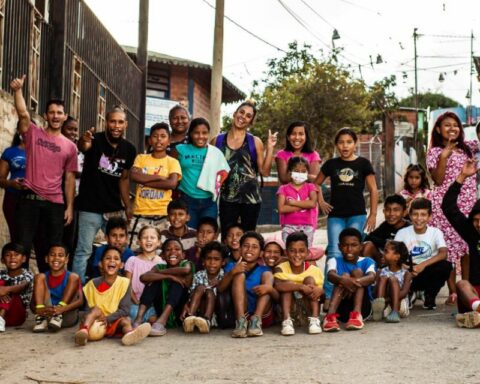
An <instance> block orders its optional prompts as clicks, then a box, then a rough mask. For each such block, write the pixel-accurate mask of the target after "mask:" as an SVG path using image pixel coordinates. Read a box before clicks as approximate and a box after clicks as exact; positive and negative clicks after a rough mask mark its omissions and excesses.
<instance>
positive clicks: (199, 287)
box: [182, 241, 227, 333]
mask: <svg viewBox="0 0 480 384" xmlns="http://www.w3.org/2000/svg"><path fill="white" fill-rule="evenodd" d="M200 257H201V260H202V262H203V267H204V268H205V269H202V270H201V271H198V272H197V273H195V275H194V276H193V283H192V286H191V287H190V300H189V302H188V303H187V304H185V307H184V310H183V314H182V317H183V318H185V320H184V321H183V329H184V331H185V333H191V332H193V329H194V327H197V328H198V330H199V331H200V333H208V332H210V326H211V324H212V316H213V313H214V311H215V301H216V296H217V284H218V283H219V282H220V281H221V280H222V279H223V276H224V272H223V269H222V267H223V266H224V264H225V259H226V257H227V250H226V248H225V246H224V245H222V244H220V243H219V242H217V241H212V242H210V243H208V244H206V245H205V246H204V247H203V248H202V251H201V254H200ZM202 313H203V315H201V316H196V315H197V314H202Z"/></svg>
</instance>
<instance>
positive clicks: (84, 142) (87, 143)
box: [77, 127, 95, 152]
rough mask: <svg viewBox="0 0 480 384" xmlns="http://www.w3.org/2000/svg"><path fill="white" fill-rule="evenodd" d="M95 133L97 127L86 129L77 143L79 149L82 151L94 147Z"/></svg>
mask: <svg viewBox="0 0 480 384" xmlns="http://www.w3.org/2000/svg"><path fill="white" fill-rule="evenodd" d="M94 134H95V128H94V127H92V128H90V129H89V130H87V131H85V133H84V134H83V135H82V137H80V139H79V140H78V144H77V147H78V150H79V151H80V152H87V151H88V150H89V149H90V148H91V147H92V140H93V135H94Z"/></svg>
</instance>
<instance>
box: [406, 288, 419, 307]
mask: <svg viewBox="0 0 480 384" xmlns="http://www.w3.org/2000/svg"><path fill="white" fill-rule="evenodd" d="M415 301H417V293H416V292H415V291H412V292H409V293H408V303H409V306H408V308H409V309H412V308H413V305H414V304H415Z"/></svg>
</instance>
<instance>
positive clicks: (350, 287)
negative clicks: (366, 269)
mask: <svg viewBox="0 0 480 384" xmlns="http://www.w3.org/2000/svg"><path fill="white" fill-rule="evenodd" d="M340 285H342V286H343V287H344V288H345V289H346V290H347V291H349V292H352V293H353V292H355V291H356V290H357V288H360V287H361V286H362V284H360V283H359V282H358V281H357V280H355V279H353V278H351V277H349V276H348V277H347V276H342V278H341V279H340Z"/></svg>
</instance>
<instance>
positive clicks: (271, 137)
mask: <svg viewBox="0 0 480 384" xmlns="http://www.w3.org/2000/svg"><path fill="white" fill-rule="evenodd" d="M277 136H278V132H275V133H272V132H271V131H270V129H269V130H268V139H267V148H272V149H273V148H275V145H276V144H277Z"/></svg>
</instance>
